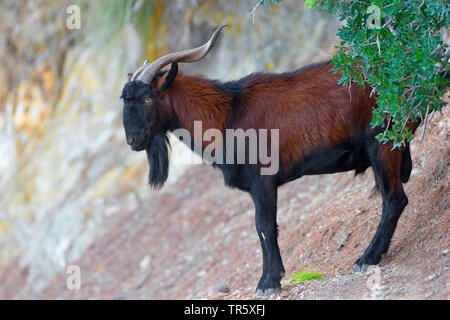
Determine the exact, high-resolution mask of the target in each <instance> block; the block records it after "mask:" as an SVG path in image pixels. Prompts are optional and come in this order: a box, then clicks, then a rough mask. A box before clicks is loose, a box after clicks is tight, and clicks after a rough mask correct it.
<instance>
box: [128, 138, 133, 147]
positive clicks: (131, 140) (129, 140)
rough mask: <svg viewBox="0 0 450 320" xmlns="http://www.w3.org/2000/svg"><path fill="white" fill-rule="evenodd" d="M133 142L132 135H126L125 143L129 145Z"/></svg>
mask: <svg viewBox="0 0 450 320" xmlns="http://www.w3.org/2000/svg"><path fill="white" fill-rule="evenodd" d="M133 142H134V137H133V136H128V137H127V143H128V144H129V145H130V146H131V145H132V144H133Z"/></svg>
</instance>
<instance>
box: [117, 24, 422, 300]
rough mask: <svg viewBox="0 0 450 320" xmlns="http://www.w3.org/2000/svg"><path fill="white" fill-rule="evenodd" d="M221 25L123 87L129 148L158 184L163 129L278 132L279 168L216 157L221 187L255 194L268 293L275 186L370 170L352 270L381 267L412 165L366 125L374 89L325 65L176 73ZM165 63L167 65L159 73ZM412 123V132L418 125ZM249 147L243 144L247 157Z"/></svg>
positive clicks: (164, 153) (278, 272) (276, 267)
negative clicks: (371, 211) (209, 74)
mask: <svg viewBox="0 0 450 320" xmlns="http://www.w3.org/2000/svg"><path fill="white" fill-rule="evenodd" d="M223 27H224V26H221V27H220V28H219V29H217V30H216V31H215V33H214V34H213V36H212V37H211V39H210V40H209V41H208V42H207V43H205V44H204V45H203V46H201V47H198V48H195V49H190V50H185V51H180V52H175V53H170V54H168V55H166V56H164V57H162V58H160V59H157V60H156V61H154V62H153V63H150V64H149V63H145V64H144V65H143V66H141V67H140V68H139V69H138V70H137V71H136V72H135V73H134V74H133V75H130V78H129V82H128V83H126V85H125V86H124V88H123V91H122V97H121V98H123V102H124V109H123V124H124V128H125V134H126V140H127V143H128V144H129V145H130V146H131V149H133V150H135V151H141V150H146V152H147V156H148V161H149V166H150V173H149V183H150V185H152V186H153V187H156V188H159V187H161V186H162V185H163V184H164V182H165V181H166V179H167V175H168V165H169V163H168V162H169V157H168V147H169V146H168V138H167V134H168V132H173V131H174V130H176V129H180V128H183V129H185V130H187V131H188V132H189V133H190V134H191V136H194V122H196V121H201V123H202V130H204V131H205V130H208V129H215V130H218V131H219V132H222V133H224V132H225V131H226V130H228V129H241V130H243V131H244V132H245V131H247V130H249V129H255V130H259V129H268V130H272V129H278V130H279V131H278V141H277V148H278V149H277V150H278V159H277V161H279V167H278V170H277V171H276V173H275V174H269V175H262V174H261V168H262V167H265V166H267V163H263V162H262V161H261V159H259V158H258V159H257V161H256V163H247V162H246V163H235V162H233V163H229V162H227V161H215V162H213V163H212V165H213V166H214V167H216V168H219V169H220V170H221V171H222V173H223V176H224V180H225V184H226V185H227V186H230V187H234V188H238V189H240V190H243V191H246V192H248V193H250V195H251V197H252V199H253V202H254V205H255V226H256V231H257V234H258V236H259V239H260V242H261V247H262V253H263V268H262V269H263V270H262V276H261V278H260V280H259V283H258V285H257V287H256V293H257V294H258V295H265V296H268V295H271V294H273V293H274V292H275V291H276V290H277V289H279V288H280V287H281V285H280V280H281V278H282V277H283V275H284V273H285V270H284V267H283V263H282V260H281V255H280V250H279V247H278V242H277V236H278V231H277V221H276V216H277V188H278V187H279V186H281V185H283V184H285V183H287V182H290V181H292V180H295V179H298V178H300V177H301V176H303V175H313V174H327V173H335V172H343V171H350V170H355V173H356V174H358V173H362V172H364V171H365V170H366V169H367V168H368V167H372V170H373V172H374V175H375V181H376V186H377V189H378V190H379V191H380V194H381V197H382V200H383V209H382V215H381V221H380V223H379V225H378V229H377V231H376V233H375V235H374V237H373V239H372V241H371V242H370V244H369V246H368V247H367V249H366V250H365V252H364V253H363V255H362V256H361V257H360V258H359V259H358V260H356V262H355V264H354V266H353V272H364V271H365V270H366V269H367V267H368V266H369V265H374V264H378V263H379V261H380V258H381V255H382V254H383V253H385V252H387V250H388V247H389V243H390V241H391V238H392V235H393V233H394V231H395V228H396V225H397V221H398V219H399V217H400V215H401V213H402V211H403V209H404V208H405V206H406V205H407V203H408V199H407V197H406V195H405V193H404V191H403V186H402V183H405V182H407V181H408V179H409V176H410V173H411V168H412V162H411V155H410V151H409V146H408V145H407V146H404V147H402V148H397V149H394V150H391V149H392V145H391V144H390V143H388V144H381V143H379V142H378V141H377V140H376V139H375V135H377V134H378V133H380V132H382V130H383V129H382V128H372V127H371V125H370V122H371V120H372V110H373V108H374V107H376V101H375V97H373V96H372V97H371V95H370V91H371V88H365V89H364V88H363V87H362V86H359V85H356V84H355V85H352V86H351V88H350V89H349V88H344V87H342V86H340V85H339V84H338V80H339V78H340V77H341V75H340V74H339V73H333V72H332V64H331V62H325V63H319V64H315V65H311V66H307V67H304V68H301V69H299V70H297V71H294V72H290V73H283V74H262V73H258V74H252V75H249V76H246V77H244V78H242V79H240V80H237V81H230V82H219V81H213V80H208V79H205V78H203V77H200V76H187V75H184V74H181V72H178V65H177V63H180V62H194V61H198V60H200V59H202V58H203V57H205V56H206V55H207V54H208V52H209V51H210V50H211V49H212V47H213V46H214V43H215V42H216V39H217V36H218V34H219V32H220V30H221V29H222V28H223ZM169 64H171V68H170V70H169V71H168V72H166V71H161V69H162V68H163V67H164V66H166V65H169ZM408 126H409V127H410V129H411V130H412V131H413V132H414V131H415V130H416V128H417V126H418V124H417V123H415V124H408ZM217 140H218V141H215V143H217V145H216V146H219V149H221V151H223V153H222V154H226V152H227V151H228V152H229V151H230V150H226V149H227V146H228V143H227V141H225V139H223V140H220V139H217ZM259 142H260V141H259ZM199 144H200V145H199ZM267 144H270V142H267ZM188 145H189V147H191V148H192V149H193V150H197V151H198V150H200V152H201V151H202V150H204V149H205V148H206V147H207V146H206V144H205V143H204V142H200V143H198V142H194V143H188ZM261 145H263V146H264V143H262V144H261V143H259V146H261ZM251 147H252V146H251V145H249V146H246V147H245V148H246V151H245V152H246V154H247V155H248V153H249V149H250V148H251ZM271 150H272V149H271ZM216 151H217V149H216ZM231 151H235V150H231ZM216 160H217V158H216Z"/></svg>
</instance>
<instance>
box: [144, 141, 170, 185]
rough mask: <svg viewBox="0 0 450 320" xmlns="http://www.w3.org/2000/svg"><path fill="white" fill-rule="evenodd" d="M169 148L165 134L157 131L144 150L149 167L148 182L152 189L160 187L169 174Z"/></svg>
mask: <svg viewBox="0 0 450 320" xmlns="http://www.w3.org/2000/svg"><path fill="white" fill-rule="evenodd" d="M169 148H170V142H169V138H168V137H167V134H166V133H157V134H156V135H155V136H153V138H152V140H151V142H150V145H149V146H148V147H147V149H146V150H145V151H146V152H147V159H148V164H149V167H150V171H149V173H148V184H149V185H150V186H151V187H152V188H154V189H161V187H162V186H163V185H164V183H165V182H166V180H167V177H168V175H169Z"/></svg>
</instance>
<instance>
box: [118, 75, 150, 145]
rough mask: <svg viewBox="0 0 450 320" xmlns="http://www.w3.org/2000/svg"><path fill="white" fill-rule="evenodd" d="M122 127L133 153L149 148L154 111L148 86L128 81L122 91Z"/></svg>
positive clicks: (139, 82)
mask: <svg viewBox="0 0 450 320" xmlns="http://www.w3.org/2000/svg"><path fill="white" fill-rule="evenodd" d="M122 99H123V126H124V129H125V137H126V139H127V143H128V145H129V146H130V147H131V149H132V150H134V151H141V150H144V149H146V148H147V147H148V146H149V143H150V138H151V135H152V130H151V129H152V123H153V122H155V120H156V119H155V116H156V110H155V103H154V95H152V92H151V90H150V86H149V85H148V84H145V83H144V82H141V81H130V82H128V83H127V84H126V85H125V87H124V88H123V90H122Z"/></svg>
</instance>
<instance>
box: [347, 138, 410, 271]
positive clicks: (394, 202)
mask: <svg viewBox="0 0 450 320" xmlns="http://www.w3.org/2000/svg"><path fill="white" fill-rule="evenodd" d="M389 148H391V147H390V146H388V145H387V146H386V145H380V146H379V148H378V152H377V153H376V155H374V158H373V159H372V160H371V161H372V169H373V172H374V175H375V180H376V184H377V188H378V189H379V191H380V193H381V197H382V199H383V209H382V214H381V220H380V223H379V224H378V228H377V231H376V232H375V235H374V237H373V238H372V241H371V242H370V244H369V246H368V247H367V249H366V250H365V251H364V254H363V255H362V256H361V257H360V258H359V259H358V260H356V262H355V265H354V267H353V272H364V271H366V270H367V268H368V266H370V265H374V264H378V263H379V262H380V260H381V256H382V254H384V253H386V252H387V251H388V249H389V244H390V241H391V239H392V236H393V235H394V232H395V228H396V226H397V222H398V219H399V218H400V216H401V214H402V212H403V209H404V208H405V207H406V205H407V204H408V198H407V197H406V195H405V193H404V191H403V186H402V184H401V180H403V179H402V177H401V169H400V168H401V166H402V162H404V161H402V152H401V151H399V150H394V151H391V150H389ZM406 156H408V154H407V155H406Z"/></svg>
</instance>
